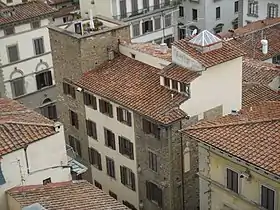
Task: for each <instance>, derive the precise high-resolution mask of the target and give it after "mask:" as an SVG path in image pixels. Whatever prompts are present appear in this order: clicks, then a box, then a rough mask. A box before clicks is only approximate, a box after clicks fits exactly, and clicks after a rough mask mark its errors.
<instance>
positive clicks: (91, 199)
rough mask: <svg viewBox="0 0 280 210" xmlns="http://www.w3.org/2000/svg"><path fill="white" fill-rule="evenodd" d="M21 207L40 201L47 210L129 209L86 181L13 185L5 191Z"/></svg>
mask: <svg viewBox="0 0 280 210" xmlns="http://www.w3.org/2000/svg"><path fill="white" fill-rule="evenodd" d="M7 194H8V195H10V196H11V197H12V198H14V199H15V200H16V201H17V202H18V203H19V204H20V205H21V207H26V206H29V205H32V204H34V203H40V204H41V206H43V207H44V208H46V209H48V210H66V209H67V210H77V209H79V210H129V209H128V208H127V207H126V206H124V205H123V204H121V203H119V202H118V201H117V200H115V199H114V198H112V197H111V196H109V195H108V194H106V193H105V192H103V191H102V190H100V189H98V188H97V187H95V186H93V185H92V184H90V183H89V182H87V181H83V180H81V181H70V182H60V183H50V184H47V185H33V186H32V185H31V186H21V187H15V188H12V189H10V190H8V191H7Z"/></svg>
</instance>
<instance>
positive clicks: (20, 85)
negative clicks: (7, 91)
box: [11, 77, 25, 97]
mask: <svg viewBox="0 0 280 210" xmlns="http://www.w3.org/2000/svg"><path fill="white" fill-rule="evenodd" d="M11 85H12V91H13V96H14V97H18V96H21V95H23V94H24V93H25V87H24V78H23V77H21V78H17V79H14V80H12V81H11Z"/></svg>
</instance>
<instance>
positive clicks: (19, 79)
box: [10, 76, 26, 98]
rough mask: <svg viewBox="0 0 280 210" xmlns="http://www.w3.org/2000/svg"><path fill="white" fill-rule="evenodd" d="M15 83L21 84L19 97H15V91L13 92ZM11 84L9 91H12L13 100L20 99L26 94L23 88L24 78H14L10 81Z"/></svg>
mask: <svg viewBox="0 0 280 210" xmlns="http://www.w3.org/2000/svg"><path fill="white" fill-rule="evenodd" d="M17 81H21V82H22V94H20V95H16V94H15V93H16V91H15V89H16V88H15V83H14V82H17ZM10 83H11V89H12V94H13V98H17V97H20V96H23V95H25V94H26V88H25V78H24V76H21V77H17V78H14V79H12V80H11V81H10Z"/></svg>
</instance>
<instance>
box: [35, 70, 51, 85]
mask: <svg viewBox="0 0 280 210" xmlns="http://www.w3.org/2000/svg"><path fill="white" fill-rule="evenodd" d="M39 77H43V81H44V84H43V83H40V84H41V85H40V86H39V85H38V84H39V82H38V78H39ZM48 77H49V78H48ZM35 78H36V85H37V90H42V89H44V88H47V87H50V86H52V85H53V75H52V71H51V70H44V71H39V72H36V75H35ZM41 79H42V78H40V81H41ZM48 79H49V80H48ZM42 84H43V85H42Z"/></svg>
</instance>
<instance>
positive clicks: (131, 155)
mask: <svg viewBox="0 0 280 210" xmlns="http://www.w3.org/2000/svg"><path fill="white" fill-rule="evenodd" d="M129 150H130V159H131V160H134V151H133V143H132V142H129Z"/></svg>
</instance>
